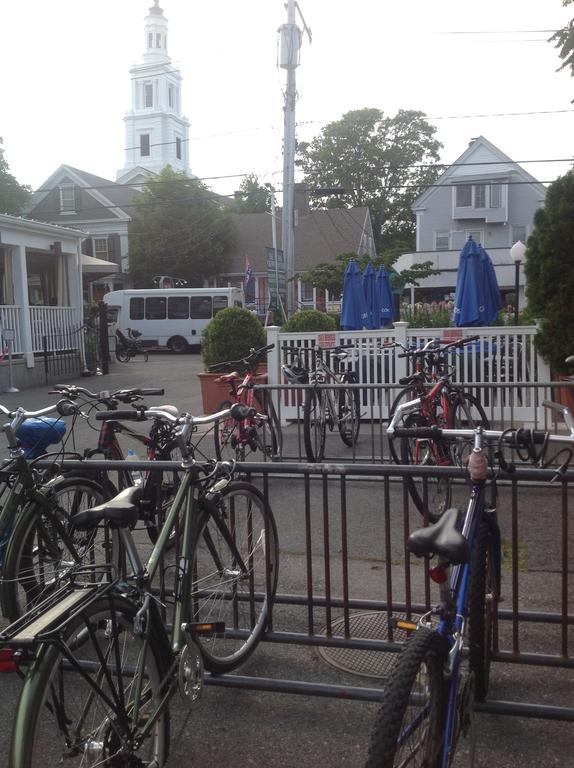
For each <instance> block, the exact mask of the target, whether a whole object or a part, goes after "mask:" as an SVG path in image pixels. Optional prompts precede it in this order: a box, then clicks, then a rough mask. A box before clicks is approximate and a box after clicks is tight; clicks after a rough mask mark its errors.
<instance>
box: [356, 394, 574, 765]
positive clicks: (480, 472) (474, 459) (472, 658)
mask: <svg viewBox="0 0 574 768" xmlns="http://www.w3.org/2000/svg"><path fill="white" fill-rule="evenodd" d="M419 406H420V401H417V400H413V401H411V402H410V403H406V404H404V405H401V406H399V408H398V409H397V412H396V414H395V416H394V417H393V419H392V420H391V423H390V425H389V428H388V432H389V433H390V435H391V436H392V437H405V438H409V439H413V440H420V441H425V442H428V441H444V440H449V441H465V443H466V444H468V442H467V441H468V440H471V439H472V440H473V441H474V447H473V449H472V451H471V454H470V458H469V462H468V474H469V476H470V480H471V484H472V489H471V493H470V499H469V503H468V507H467V510H466V514H465V515H464V516H463V517H462V520H461V515H460V514H459V512H458V510H456V509H449V510H448V511H446V512H445V513H444V514H443V515H442V517H441V518H440V519H439V521H438V522H437V523H435V524H434V525H431V526H428V527H426V528H422V529H419V530H417V531H415V532H414V533H412V534H411V536H410V537H409V539H408V542H407V548H408V550H409V551H410V552H412V553H413V554H415V555H417V556H418V557H426V558H431V557H433V556H436V557H437V563H436V565H434V567H431V568H430V571H429V573H430V577H431V579H432V580H433V581H434V582H436V583H437V584H438V585H439V588H440V603H439V604H438V605H437V606H436V607H434V608H433V609H432V610H431V611H430V612H429V613H427V614H426V615H424V616H422V617H421V618H420V619H419V620H418V622H412V621H406V620H397V621H396V626H397V627H398V628H401V629H403V630H406V631H407V632H409V633H410V638H409V640H408V641H407V644H406V645H405V648H404V650H403V651H402V653H401V654H400V656H399V659H398V661H397V664H396V666H395V669H394V670H393V674H392V677H391V679H390V681H389V684H388V686H387V688H386V689H385V694H384V698H383V702H382V706H381V709H380V711H379V713H378V716H377V719H376V722H375V726H374V730H373V732H372V736H371V744H370V748H369V757H368V760H367V763H366V768H392V767H393V766H394V768H399V767H400V766H404V767H405V768H406V766H408V768H416V767H417V766H421V767H422V766H424V768H448V766H449V765H450V764H451V761H452V758H453V756H454V752H455V749H456V744H457V741H458V738H459V736H460V735H461V733H462V734H463V735H465V736H466V735H468V734H469V733H470V734H471V735H472V712H473V707H474V701H475V700H478V701H482V700H484V698H485V697H486V694H487V691H488V683H489V672H490V660H491V648H492V632H493V625H494V621H495V619H496V613H497V604H498V599H499V597H500V563H501V555H500V553H501V547H500V531H499V528H498V523H497V520H496V513H495V511H494V510H491V509H489V508H488V506H487V503H486V500H485V486H486V481H487V477H488V475H489V471H488V470H489V467H488V461H487V451H486V445H487V441H492V440H497V441H498V444H499V450H498V451H497V454H496V455H497V458H498V460H499V464H500V466H501V468H502V469H503V470H504V469H507V468H508V465H506V462H505V459H504V456H503V451H502V447H503V446H509V447H510V448H512V449H515V450H518V451H519V455H520V456H521V458H525V459H529V460H535V461H536V463H537V464H538V465H539V466H548V465H549V464H551V463H552V464H554V465H555V464H556V463H558V457H559V456H561V455H562V458H561V459H560V462H561V466H560V467H559V468H558V473H560V472H561V471H563V470H564V469H565V468H566V467H567V466H568V464H569V462H570V461H571V459H572V454H573V450H572V445H573V443H574V420H572V418H571V415H570V413H569V412H568V411H567V410H566V409H562V411H563V415H564V419H565V421H566V424H567V426H568V428H569V432H570V434H568V435H564V434H562V435H551V434H549V433H548V432H544V431H534V430H525V429H509V430H506V431H505V432H499V431H494V430H483V429H482V428H481V427H479V428H478V429H475V430H469V429H440V428H438V427H432V426H421V425H420V419H419V418H417V417H416V416H415V415H414V413H416V411H417V409H418V408H419ZM409 414H411V415H409ZM409 420H410V421H409ZM396 424H402V425H405V426H404V427H403V426H401V427H400V428H399V427H395V425H396ZM551 443H559V444H561V446H562V447H561V448H560V449H559V451H558V453H557V454H555V455H554V456H552V457H550V458H548V456H547V455H546V454H547V452H548V447H549V445H550V444H551ZM568 445H569V446H570V447H568ZM483 446H484V449H483ZM564 456H566V458H565V459H564ZM451 566H452V572H450V570H451ZM463 646H464V647H465V649H466V650H467V651H468V652H467V653H465V654H464V655H463ZM470 750H471V758H472V756H473V750H474V744H473V739H471V745H470ZM471 764H472V763H471Z"/></svg>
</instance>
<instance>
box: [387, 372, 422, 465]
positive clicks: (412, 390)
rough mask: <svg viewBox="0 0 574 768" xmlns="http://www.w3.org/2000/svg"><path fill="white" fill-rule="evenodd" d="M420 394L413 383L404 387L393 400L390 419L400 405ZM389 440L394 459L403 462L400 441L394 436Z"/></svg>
mask: <svg viewBox="0 0 574 768" xmlns="http://www.w3.org/2000/svg"><path fill="white" fill-rule="evenodd" d="M418 396H419V391H418V389H417V388H416V387H415V386H413V385H412V384H410V385H409V386H407V387H405V388H404V389H402V390H401V391H400V392H399V394H398V395H397V396H396V397H395V399H394V400H393V402H392V405H391V408H390V410H389V421H390V420H391V419H392V418H393V416H394V415H395V411H396V410H397V408H398V407H399V405H402V404H403V403H408V402H409V401H410V400H414V399H415V397H418ZM398 426H404V424H399V425H398ZM388 441H389V451H390V454H391V458H392V460H393V461H394V462H395V464H400V463H401V450H400V443H398V442H396V441H395V439H394V438H392V437H389V438H388Z"/></svg>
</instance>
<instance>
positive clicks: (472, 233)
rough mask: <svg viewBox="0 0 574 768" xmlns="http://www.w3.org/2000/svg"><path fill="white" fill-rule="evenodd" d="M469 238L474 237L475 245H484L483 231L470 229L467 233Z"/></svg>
mask: <svg viewBox="0 0 574 768" xmlns="http://www.w3.org/2000/svg"><path fill="white" fill-rule="evenodd" d="M469 237H472V239H473V240H474V242H475V243H480V244H481V245H484V239H483V235H482V229H469V230H467V233H466V238H467V240H468V238H469Z"/></svg>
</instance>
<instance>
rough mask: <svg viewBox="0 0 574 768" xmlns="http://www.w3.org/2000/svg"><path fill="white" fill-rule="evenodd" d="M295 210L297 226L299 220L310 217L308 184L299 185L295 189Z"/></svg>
mask: <svg viewBox="0 0 574 768" xmlns="http://www.w3.org/2000/svg"><path fill="white" fill-rule="evenodd" d="M293 210H294V213H295V225H297V221H298V219H304V218H305V217H306V216H308V215H309V188H308V187H307V185H306V184H302V183H298V184H295V185H294V187H293Z"/></svg>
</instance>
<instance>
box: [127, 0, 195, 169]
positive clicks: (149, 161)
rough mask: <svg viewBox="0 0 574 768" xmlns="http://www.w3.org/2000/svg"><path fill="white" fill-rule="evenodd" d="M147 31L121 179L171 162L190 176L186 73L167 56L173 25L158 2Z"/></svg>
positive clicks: (134, 74)
mask: <svg viewBox="0 0 574 768" xmlns="http://www.w3.org/2000/svg"><path fill="white" fill-rule="evenodd" d="M143 32H144V35H143V44H144V53H143V58H142V61H141V63H139V64H135V65H134V66H133V67H132V68H131V69H130V75H131V82H132V87H131V109H130V110H129V111H128V112H127V113H126V115H125V116H124V123H125V163H124V166H123V168H121V169H120V170H119V171H118V173H117V181H118V182H120V183H128V184H129V183H130V182H134V181H140V180H145V179H146V178H148V177H149V176H151V175H153V174H156V173H159V172H160V171H161V170H162V169H163V168H165V166H166V165H170V166H171V167H172V168H173V170H174V171H181V172H184V173H187V174H188V175H191V169H190V167H189V120H188V119H187V118H186V117H185V116H184V115H183V114H182V111H181V83H182V76H181V72H180V70H179V69H178V68H177V67H175V66H174V65H173V64H172V61H171V59H170V57H169V55H168V49H167V45H168V24H167V19H166V17H165V15H164V12H163V9H162V8H160V5H159V0H154V4H153V5H152V6H151V8H150V9H149V11H148V14H147V16H146V17H145V19H144V30H143Z"/></svg>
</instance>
